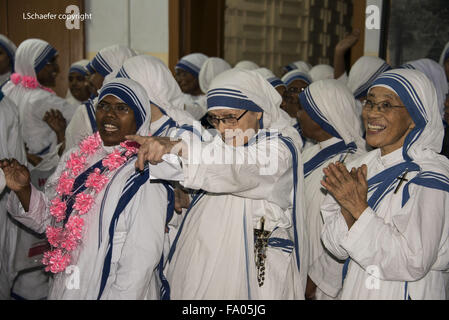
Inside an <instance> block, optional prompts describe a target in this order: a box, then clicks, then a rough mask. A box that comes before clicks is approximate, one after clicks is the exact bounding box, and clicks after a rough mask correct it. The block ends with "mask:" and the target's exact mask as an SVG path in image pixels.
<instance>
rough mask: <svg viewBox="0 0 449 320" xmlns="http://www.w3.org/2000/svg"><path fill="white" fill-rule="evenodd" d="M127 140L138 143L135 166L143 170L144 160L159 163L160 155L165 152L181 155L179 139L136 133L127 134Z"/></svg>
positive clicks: (181, 145)
mask: <svg viewBox="0 0 449 320" xmlns="http://www.w3.org/2000/svg"><path fill="white" fill-rule="evenodd" d="M125 138H126V139H127V140H131V141H135V142H137V143H138V144H140V148H139V153H138V154H137V161H136V168H138V169H139V170H143V169H144V168H145V162H146V161H148V162H149V163H151V164H152V165H157V164H158V163H161V162H162V161H163V160H162V156H163V155H165V154H169V153H172V154H177V155H179V156H182V153H183V149H184V144H183V143H182V142H181V141H176V140H172V139H171V138H168V137H142V136H138V135H129V136H126V137H125Z"/></svg>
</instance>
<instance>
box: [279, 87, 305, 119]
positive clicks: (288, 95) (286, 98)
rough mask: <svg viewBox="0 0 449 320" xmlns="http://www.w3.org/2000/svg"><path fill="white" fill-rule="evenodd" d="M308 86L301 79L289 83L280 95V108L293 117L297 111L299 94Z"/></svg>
mask: <svg viewBox="0 0 449 320" xmlns="http://www.w3.org/2000/svg"><path fill="white" fill-rule="evenodd" d="M307 87H308V84H307V83H306V82H304V81H302V80H295V81H292V83H290V84H289V86H288V88H287V90H286V91H285V92H284V95H283V96H282V103H281V109H282V110H284V111H285V112H287V113H288V114H289V116H290V117H292V118H295V117H296V114H297V112H298V111H299V108H300V107H299V94H300V93H301V92H302V91H304V90H305V89H306V88H307Z"/></svg>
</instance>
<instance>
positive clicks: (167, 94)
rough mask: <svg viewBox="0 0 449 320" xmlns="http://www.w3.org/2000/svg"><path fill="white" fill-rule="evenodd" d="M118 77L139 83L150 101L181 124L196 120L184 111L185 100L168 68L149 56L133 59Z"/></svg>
mask: <svg viewBox="0 0 449 320" xmlns="http://www.w3.org/2000/svg"><path fill="white" fill-rule="evenodd" d="M117 77H123V78H130V79H133V80H134V81H137V82H139V83H140V84H141V85H142V86H143V87H144V88H145V90H146V92H147V95H148V97H149V100H150V101H151V102H152V103H153V104H155V105H157V106H158V107H159V108H161V109H162V111H163V112H165V113H166V114H167V115H168V116H169V117H170V118H172V119H173V120H175V121H176V122H178V123H179V124H192V123H193V121H194V119H193V118H192V117H191V116H190V115H189V114H188V113H187V112H185V111H184V98H183V94H182V91H181V89H180V88H179V85H178V83H177V82H176V80H175V79H174V78H173V75H172V74H171V72H170V70H169V69H168V68H167V66H166V65H165V64H164V63H163V62H162V61H161V60H160V59H158V58H156V57H153V56H148V55H141V56H136V57H132V58H130V59H128V60H126V62H125V63H124V64H123V66H122V68H121V69H120V70H119V72H118V74H117Z"/></svg>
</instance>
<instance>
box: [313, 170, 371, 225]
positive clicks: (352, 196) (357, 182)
mask: <svg viewBox="0 0 449 320" xmlns="http://www.w3.org/2000/svg"><path fill="white" fill-rule="evenodd" d="M367 171H368V168H367V166H366V165H363V166H362V167H360V168H358V169H352V170H351V172H348V170H347V169H346V167H345V166H344V165H343V164H342V163H340V162H337V163H335V164H331V165H330V166H329V167H327V168H325V169H323V172H324V174H325V175H326V176H325V178H324V179H323V180H322V181H321V185H322V186H323V187H324V188H326V190H327V191H329V193H330V194H331V195H332V196H333V197H334V198H335V200H336V201H337V202H338V204H339V205H340V206H341V207H342V210H343V209H345V210H346V211H347V212H349V213H350V214H351V215H352V217H353V218H354V219H355V220H357V219H358V218H359V217H360V215H361V214H362V213H363V211H365V209H366V208H367V207H368V201H367V197H368V182H367Z"/></svg>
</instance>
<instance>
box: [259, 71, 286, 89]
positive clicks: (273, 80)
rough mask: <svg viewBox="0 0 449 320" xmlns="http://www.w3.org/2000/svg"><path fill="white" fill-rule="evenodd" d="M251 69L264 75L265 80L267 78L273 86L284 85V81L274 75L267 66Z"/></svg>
mask: <svg viewBox="0 0 449 320" xmlns="http://www.w3.org/2000/svg"><path fill="white" fill-rule="evenodd" d="M253 71H254V72H256V73H258V74H260V75H261V76H262V77H264V78H265V80H267V81H268V82H269V83H270V84H271V85H272V86H273V88H277V87H279V86H284V87H286V85H285V83H284V82H283V81H282V80H281V79H279V78H278V77H276V76H275V74H274V73H273V72H272V71H271V70H269V69H267V68H259V69H255V70H253Z"/></svg>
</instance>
